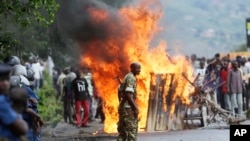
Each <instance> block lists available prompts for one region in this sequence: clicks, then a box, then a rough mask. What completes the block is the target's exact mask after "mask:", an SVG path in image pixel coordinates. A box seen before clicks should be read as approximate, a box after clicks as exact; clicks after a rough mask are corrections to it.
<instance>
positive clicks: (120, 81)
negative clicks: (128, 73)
mask: <svg viewBox="0 0 250 141" xmlns="http://www.w3.org/2000/svg"><path fill="white" fill-rule="evenodd" d="M114 79H116V80H117V81H118V83H119V84H120V85H119V87H118V100H119V102H121V100H122V93H123V89H124V88H123V83H122V80H121V79H120V77H119V76H116V77H115V78H114Z"/></svg>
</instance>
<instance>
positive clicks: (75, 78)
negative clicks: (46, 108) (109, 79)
mask: <svg viewBox="0 0 250 141" xmlns="http://www.w3.org/2000/svg"><path fill="white" fill-rule="evenodd" d="M43 72H44V63H43V62H42V61H41V60H39V58H38V57H36V56H31V57H30V58H29V59H28V60H27V61H26V62H25V61H21V60H20V58H19V57H17V56H9V57H7V58H5V59H4V60H2V61H1V63H0V119H1V120H0V140H11V141H19V140H21V141H26V140H27V141H41V139H42V136H41V130H42V128H41V127H42V125H43V120H42V118H41V117H40V115H39V111H38V101H39V89H40V88H41V87H42V85H43ZM53 82H54V88H55V90H57V92H58V93H57V95H56V99H57V100H59V99H61V100H62V101H63V107H62V109H63V111H64V112H63V114H62V117H63V119H64V121H65V122H66V123H69V124H73V125H75V126H76V127H77V128H79V127H89V124H88V123H89V122H92V121H93V120H95V118H100V123H103V122H104V120H105V116H104V113H103V110H102V106H103V101H102V98H101V97H100V96H99V94H98V90H97V89H96V87H95V84H94V81H93V79H92V76H91V72H90V71H89V70H87V69H82V68H75V67H73V66H71V67H66V68H64V69H62V71H60V69H58V70H54V73H53ZM95 105H96V106H97V107H94V106H95Z"/></svg>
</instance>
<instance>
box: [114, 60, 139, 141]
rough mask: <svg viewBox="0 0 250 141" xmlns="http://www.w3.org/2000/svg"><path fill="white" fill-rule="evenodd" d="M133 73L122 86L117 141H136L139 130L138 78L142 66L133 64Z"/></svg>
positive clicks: (125, 79) (131, 67)
mask: <svg viewBox="0 0 250 141" xmlns="http://www.w3.org/2000/svg"><path fill="white" fill-rule="evenodd" d="M130 69H131V72H129V73H128V74H127V75H126V76H125V78H124V81H123V83H122V84H121V85H123V86H122V87H123V93H122V95H121V102H120V104H119V108H118V114H119V121H118V127H117V130H118V133H119V136H118V139H117V141H126V140H127V141H136V140H137V129H138V113H139V111H138V107H137V104H136V102H135V100H136V78H135V76H136V75H138V74H140V71H141V65H140V64H139V63H137V62H136V63H132V64H131V65H130Z"/></svg>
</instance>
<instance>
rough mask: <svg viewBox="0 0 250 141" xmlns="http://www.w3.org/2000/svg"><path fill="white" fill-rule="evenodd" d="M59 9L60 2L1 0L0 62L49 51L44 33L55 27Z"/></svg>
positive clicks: (51, 0) (52, 0) (46, 0)
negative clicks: (8, 57)
mask: <svg viewBox="0 0 250 141" xmlns="http://www.w3.org/2000/svg"><path fill="white" fill-rule="evenodd" d="M58 7H59V4H58V3H57V1H56V0H11V1H9V0H1V1H0V51H1V53H0V59H3V58H5V57H6V56H9V55H13V54H15V55H18V56H22V55H23V54H25V53H27V52H26V51H31V50H33V51H36V50H37V49H38V48H41V47H42V48H44V47H46V44H47V43H46V42H47V39H46V36H45V34H46V33H45V34H44V33H43V32H44V31H46V29H47V27H48V26H49V25H50V24H51V23H53V21H54V16H55V12H56V11H57V9H58ZM31 47H32V48H31Z"/></svg>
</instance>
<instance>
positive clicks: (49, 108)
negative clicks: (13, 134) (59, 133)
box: [38, 72, 63, 126]
mask: <svg viewBox="0 0 250 141" xmlns="http://www.w3.org/2000/svg"><path fill="white" fill-rule="evenodd" d="M56 95H57V91H56V90H55V89H54V88H53V83H52V77H51V76H50V75H49V73H48V72H45V74H44V80H43V87H42V88H40V90H39V97H40V99H39V104H38V109H39V113H40V115H41V117H42V119H43V120H44V122H49V123H50V125H51V126H55V125H56V124H57V123H58V122H59V121H60V120H61V119H62V110H63V107H62V102H61V101H60V100H57V99H56Z"/></svg>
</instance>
